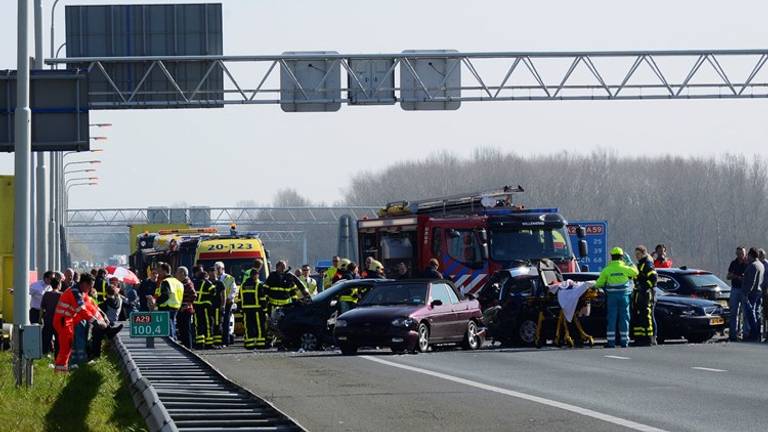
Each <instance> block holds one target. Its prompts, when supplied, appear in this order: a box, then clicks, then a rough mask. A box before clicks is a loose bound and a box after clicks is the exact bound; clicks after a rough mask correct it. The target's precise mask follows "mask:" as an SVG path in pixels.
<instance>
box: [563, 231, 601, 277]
mask: <svg viewBox="0 0 768 432" xmlns="http://www.w3.org/2000/svg"><path fill="white" fill-rule="evenodd" d="M579 226H581V227H584V230H585V231H586V234H587V236H586V238H585V240H586V241H587V249H588V251H587V256H586V257H580V258H579V264H581V266H582V268H588V269H589V271H593V272H594V271H600V270H602V269H603V267H605V266H606V264H608V249H607V248H608V221H574V222H571V223H570V224H568V235H569V236H570V238H571V244H572V245H576V244H578V242H579V238H578V236H577V235H576V228H577V227H579Z"/></svg>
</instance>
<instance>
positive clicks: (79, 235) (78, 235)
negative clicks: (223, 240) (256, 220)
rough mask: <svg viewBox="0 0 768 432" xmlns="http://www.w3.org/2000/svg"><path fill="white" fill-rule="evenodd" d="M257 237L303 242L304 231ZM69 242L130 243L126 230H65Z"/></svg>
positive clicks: (271, 233)
mask: <svg viewBox="0 0 768 432" xmlns="http://www.w3.org/2000/svg"><path fill="white" fill-rule="evenodd" d="M255 233H256V234H257V235H258V236H259V238H261V239H262V240H264V241H266V242H269V243H293V242H303V241H304V238H305V237H306V232H305V231H256V232H255ZM67 235H68V239H67V240H68V241H69V243H70V244H87V245H94V244H115V243H121V244H126V245H127V244H130V243H129V242H130V239H129V238H128V237H129V235H130V233H129V232H128V231H127V230H120V231H115V230H110V231H102V230H79V229H78V230H69V231H68V232H67Z"/></svg>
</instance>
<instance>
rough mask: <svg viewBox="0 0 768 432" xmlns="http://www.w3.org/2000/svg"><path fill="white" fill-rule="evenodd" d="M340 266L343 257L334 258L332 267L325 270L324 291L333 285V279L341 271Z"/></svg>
mask: <svg viewBox="0 0 768 432" xmlns="http://www.w3.org/2000/svg"><path fill="white" fill-rule="evenodd" d="M339 264H341V257H339V256H335V257H333V259H332V260H331V266H330V267H328V268H327V269H326V270H325V273H323V289H328V287H330V286H331V285H333V282H334V280H333V278H334V277H335V276H336V272H338V271H339Z"/></svg>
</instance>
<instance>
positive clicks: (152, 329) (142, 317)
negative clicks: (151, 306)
mask: <svg viewBox="0 0 768 432" xmlns="http://www.w3.org/2000/svg"><path fill="white" fill-rule="evenodd" d="M130 322H131V337H132V338H142V337H165V336H168V335H169V334H170V332H171V320H170V314H169V313H168V312H131V316H130Z"/></svg>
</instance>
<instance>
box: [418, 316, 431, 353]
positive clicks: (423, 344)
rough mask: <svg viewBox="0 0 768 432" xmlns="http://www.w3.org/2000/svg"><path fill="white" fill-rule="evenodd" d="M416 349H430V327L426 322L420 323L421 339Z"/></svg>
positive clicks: (423, 350) (422, 350)
mask: <svg viewBox="0 0 768 432" xmlns="http://www.w3.org/2000/svg"><path fill="white" fill-rule="evenodd" d="M416 350H418V352H423V353H424V352H427V351H429V327H428V326H427V325H426V324H424V323H421V324H419V341H418V342H416Z"/></svg>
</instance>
